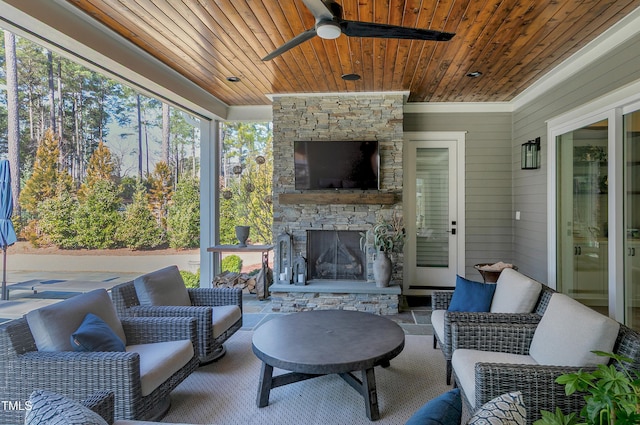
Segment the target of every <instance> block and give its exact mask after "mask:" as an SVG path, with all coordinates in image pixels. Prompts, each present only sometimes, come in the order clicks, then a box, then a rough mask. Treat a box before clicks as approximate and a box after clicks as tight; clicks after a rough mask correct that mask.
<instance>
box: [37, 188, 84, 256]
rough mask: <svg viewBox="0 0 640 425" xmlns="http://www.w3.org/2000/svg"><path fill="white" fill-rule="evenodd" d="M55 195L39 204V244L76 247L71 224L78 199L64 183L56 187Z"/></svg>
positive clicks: (68, 247) (73, 229) (74, 233)
mask: <svg viewBox="0 0 640 425" xmlns="http://www.w3.org/2000/svg"><path fill="white" fill-rule="evenodd" d="M57 192H58V193H57V195H56V196H55V197H54V198H48V199H45V200H44V201H42V202H41V203H40V204H39V208H38V213H39V215H40V220H39V228H40V231H41V233H42V234H41V236H40V238H39V244H44V245H49V244H53V245H55V246H57V247H60V248H67V249H71V248H75V247H76V239H75V237H76V231H75V228H74V226H73V224H72V223H73V220H74V216H75V214H76V211H77V209H78V201H77V199H76V198H75V197H74V196H73V193H72V192H71V190H69V188H68V187H66V186H65V185H64V184H61V185H60V186H59V187H58V188H57Z"/></svg>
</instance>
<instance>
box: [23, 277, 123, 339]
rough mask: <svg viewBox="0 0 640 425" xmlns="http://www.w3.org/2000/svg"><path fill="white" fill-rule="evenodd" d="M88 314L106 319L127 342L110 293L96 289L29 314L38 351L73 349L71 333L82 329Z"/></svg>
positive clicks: (28, 317) (27, 315)
mask: <svg viewBox="0 0 640 425" xmlns="http://www.w3.org/2000/svg"><path fill="white" fill-rule="evenodd" d="M87 313H93V314H95V315H96V316H98V317H100V318H101V319H102V320H104V322H105V323H107V325H109V327H110V328H111V329H112V330H113V331H114V332H115V334H116V335H118V337H120V339H122V341H123V342H125V344H126V341H127V339H126V337H125V334H124V329H122V324H121V323H120V319H118V315H117V314H116V310H115V308H114V306H113V303H112V302H111V298H110V297H109V294H108V293H107V291H106V290H104V289H96V290H94V291H91V292H87V293H85V294H79V295H76V296H74V297H72V298H69V299H66V300H64V301H60V302H59V303H55V304H51V305H48V306H46V307H42V308H39V309H36V310H32V311H30V312H29V313H27V314H26V319H27V323H28V324H29V329H30V330H31V333H32V334H33V338H34V340H35V342H36V347H38V350H39V351H73V347H72V346H71V334H73V333H74V332H75V331H76V329H78V327H79V326H80V324H81V323H82V321H83V320H84V317H85V316H86V315H87Z"/></svg>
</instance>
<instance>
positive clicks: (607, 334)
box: [451, 293, 640, 423]
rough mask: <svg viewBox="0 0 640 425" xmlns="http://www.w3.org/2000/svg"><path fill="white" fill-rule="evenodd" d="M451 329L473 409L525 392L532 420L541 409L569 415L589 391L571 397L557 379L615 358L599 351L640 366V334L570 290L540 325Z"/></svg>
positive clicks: (458, 325) (458, 380) (455, 363)
mask: <svg viewBox="0 0 640 425" xmlns="http://www.w3.org/2000/svg"><path fill="white" fill-rule="evenodd" d="M451 331H452V350H453V356H452V367H453V374H454V379H455V384H456V386H458V387H459V388H460V389H461V390H462V393H463V394H464V395H465V396H464V397H463V400H465V402H466V403H467V405H468V406H469V408H470V410H471V411H474V410H475V409H476V408H477V406H482V405H483V404H484V403H486V402H487V401H489V400H491V399H493V398H494V397H496V396H498V395H500V394H503V393H506V392H510V391H521V392H522V395H523V399H524V403H525V405H526V406H527V412H528V414H527V422H528V423H533V422H534V421H535V420H537V419H539V418H540V411H541V410H547V411H552V412H553V411H555V409H556V408H560V409H562V410H563V411H564V412H565V413H569V412H577V411H579V410H580V409H581V408H582V407H583V406H584V398H583V396H584V395H583V394H578V393H576V394H573V395H572V396H567V395H566V394H565V390H564V386H562V385H559V384H557V383H556V382H555V379H556V378H557V377H558V376H559V375H561V374H564V373H571V372H575V371H577V370H579V369H583V370H592V369H593V368H595V367H596V365H597V364H598V363H603V362H604V363H606V362H608V361H609V359H608V358H606V357H597V356H595V355H594V354H593V353H592V351H593V350H601V351H605V352H613V353H615V354H619V355H621V356H625V357H627V358H629V359H631V362H630V363H628V364H626V367H628V368H630V369H632V370H640V333H638V332H636V331H634V330H632V329H630V328H628V327H626V326H624V325H622V324H619V323H617V322H615V321H613V320H612V319H610V318H608V317H606V316H603V315H601V314H599V313H597V312H595V311H593V310H591V309H589V308H588V307H586V306H584V305H582V304H580V303H578V302H577V301H575V300H573V299H571V298H569V297H567V296H566V295H564V294H558V293H554V294H553V295H552V296H551V298H550V300H549V303H548V306H547V308H546V310H545V312H544V315H543V317H542V318H541V319H540V321H539V322H538V323H522V322H514V323H492V324H487V323H473V322H462V321H458V322H454V323H452V325H451ZM562 365H566V366H562Z"/></svg>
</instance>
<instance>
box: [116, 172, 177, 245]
mask: <svg viewBox="0 0 640 425" xmlns="http://www.w3.org/2000/svg"><path fill="white" fill-rule="evenodd" d="M116 239H117V240H118V241H119V242H120V243H121V244H122V245H123V246H126V247H127V248H130V249H144V248H155V247H158V246H160V245H162V244H163V243H164V242H165V232H164V230H163V229H162V228H161V227H160V226H159V225H158V221H157V220H156V218H155V217H154V216H153V214H152V213H151V211H150V210H149V208H148V203H147V194H146V190H145V188H144V186H143V185H142V184H141V183H140V184H138V185H137V187H136V192H135V194H134V195H133V203H132V204H130V205H128V206H127V208H126V209H125V212H124V218H123V221H122V225H121V226H120V227H119V228H118V231H117V232H116Z"/></svg>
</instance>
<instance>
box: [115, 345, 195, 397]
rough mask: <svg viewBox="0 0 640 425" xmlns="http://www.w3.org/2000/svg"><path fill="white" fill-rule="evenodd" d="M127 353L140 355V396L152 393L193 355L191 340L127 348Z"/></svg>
mask: <svg viewBox="0 0 640 425" xmlns="http://www.w3.org/2000/svg"><path fill="white" fill-rule="evenodd" d="M127 352H134V353H138V354H140V381H141V383H142V396H143V397H144V396H147V395H149V394H151V393H152V392H153V390H155V389H156V388H158V386H159V385H160V384H162V383H163V382H165V381H166V380H167V379H169V377H170V376H171V375H173V374H174V373H176V372H177V371H178V370H180V369H181V368H182V367H183V366H184V365H186V364H187V363H188V362H189V360H191V358H192V357H193V355H194V351H193V344H192V343H191V340H188V339H186V340H180V341H166V342H156V343H152V344H138V345H129V346H127Z"/></svg>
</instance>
